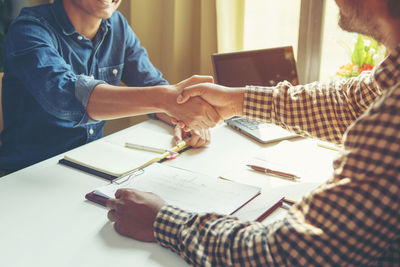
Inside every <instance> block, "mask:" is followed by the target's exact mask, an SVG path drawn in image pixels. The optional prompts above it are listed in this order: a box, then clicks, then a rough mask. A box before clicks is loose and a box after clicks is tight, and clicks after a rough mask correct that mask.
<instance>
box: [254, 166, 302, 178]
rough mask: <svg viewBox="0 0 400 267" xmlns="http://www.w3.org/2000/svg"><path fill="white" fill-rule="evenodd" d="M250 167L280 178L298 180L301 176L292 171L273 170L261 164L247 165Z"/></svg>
mask: <svg viewBox="0 0 400 267" xmlns="http://www.w3.org/2000/svg"><path fill="white" fill-rule="evenodd" d="M247 166H248V167H250V168H252V169H253V170H255V171H258V172H263V173H265V174H268V175H271V176H274V177H278V178H282V179H286V180H291V181H297V180H298V179H300V177H298V176H296V175H294V174H291V173H287V172H281V171H276V170H272V169H268V168H264V167H260V166H256V165H247Z"/></svg>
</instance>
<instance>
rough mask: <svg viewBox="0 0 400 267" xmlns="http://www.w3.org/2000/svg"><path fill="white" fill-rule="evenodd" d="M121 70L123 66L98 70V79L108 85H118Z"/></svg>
mask: <svg viewBox="0 0 400 267" xmlns="http://www.w3.org/2000/svg"><path fill="white" fill-rule="evenodd" d="M123 69H124V64H119V65H115V66H110V67H102V68H99V78H98V79H99V80H103V81H105V82H106V83H108V84H113V85H119V83H120V81H121V77H122V72H123Z"/></svg>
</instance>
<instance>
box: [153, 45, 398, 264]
mask: <svg viewBox="0 0 400 267" xmlns="http://www.w3.org/2000/svg"><path fill="white" fill-rule="evenodd" d="M399 50H400V49H399ZM399 52H400V51H399ZM375 77H376V81H377V82H378V86H379V87H380V88H387V89H385V90H384V91H382V93H383V94H382V96H381V97H378V99H375V102H374V103H372V104H370V103H371V102H373V99H374V98H376V97H375V96H374V95H377V94H379V93H378V91H377V90H376V89H372V87H370V85H368V86H366V88H367V89H365V88H364V86H362V87H361V86H359V87H357V86H356V88H357V90H360V91H359V92H357V93H349V92H347V93H344V92H339V91H340V90H346V91H349V90H350V91H351V90H354V89H350V87H346V85H345V84H346V83H342V84H339V85H337V84H334V88H331V87H326V86H324V85H323V86H320V85H318V84H314V85H310V86H306V87H292V86H290V85H287V84H285V83H284V84H281V85H279V86H278V87H277V88H272V89H267V90H262V89H260V88H258V89H252V88H251V89H250V91H249V92H248V94H247V95H246V100H245V102H246V106H247V108H246V109H247V110H248V112H247V113H246V114H247V115H249V117H253V118H258V119H263V120H267V121H268V120H271V121H274V122H277V123H285V125H287V127H288V128H289V127H291V129H297V130H299V131H301V132H308V133H310V134H312V135H318V136H320V137H328V138H327V139H330V140H332V139H334V140H336V141H338V140H339V139H338V137H339V136H342V135H343V132H344V128H345V127H348V130H347V132H346V134H345V135H344V149H343V152H342V154H341V155H340V157H338V158H337V159H336V160H335V162H334V167H335V171H334V174H333V176H332V178H331V179H330V180H329V181H328V182H327V183H325V184H323V185H321V186H320V187H319V188H317V189H316V190H314V191H313V192H311V193H310V194H308V195H307V196H305V197H304V198H303V200H302V201H301V202H299V203H297V204H296V205H295V206H293V207H292V208H291V209H290V210H289V213H288V215H287V216H286V217H285V218H284V219H283V220H282V221H277V222H275V223H273V224H271V225H268V226H264V225H262V224H260V223H257V222H248V221H240V220H238V219H236V218H234V217H229V216H223V215H218V214H211V213H210V214H197V213H190V212H186V211H183V210H181V209H179V208H176V207H173V206H165V207H163V208H162V209H161V210H160V212H159V213H158V215H157V218H156V221H155V223H154V235H155V237H156V239H157V241H158V242H159V243H160V244H161V245H162V246H165V247H167V248H169V249H171V250H173V251H175V252H176V253H178V254H180V255H181V256H182V257H183V258H184V259H185V260H186V261H187V262H188V263H190V264H191V265H194V266H400V213H399V210H400V175H399V170H400V133H399V129H400V86H398V85H396V84H400V83H399V82H400V56H399V53H396V55H395V56H393V57H391V58H389V59H388V60H387V61H386V62H384V64H383V65H382V66H381V68H379V69H378V70H377V71H376V73H375ZM363 79H365V77H364V78H363V77H361V78H360V79H359V80H357V79H353V80H352V81H350V83H354V82H355V81H357V82H356V84H360V82H361V83H363V82H362V80H363ZM368 84H371V83H368ZM337 86H339V87H337ZM353 86H354V85H353ZM284 87H286V88H287V90H289V91H290V92H285V90H284V89H283V88H284ZM339 88H342V89H339ZM352 88H354V87H352ZM363 88H364V89H363ZM268 90H270V91H269V92H265V91H268ZM313 91H315V92H313ZM364 97H365V98H366V99H364V100H361V98H364ZM370 98H371V99H370ZM320 102H322V103H323V104H320ZM317 103H318V104H317ZM368 106H369V108H368ZM366 109H367V110H366ZM365 110H366V111H365ZM346 112H349V113H351V115H345V114H344V113H346ZM363 112H364V113H363ZM322 113H324V115H323V114H322ZM251 114H252V115H251ZM264 114H267V115H266V116H264ZM304 116H306V117H307V118H304ZM308 116H310V117H311V118H308ZM357 116H358V118H357ZM343 120H345V122H343ZM339 121H340V122H339ZM331 123H332V124H334V126H332V125H331ZM351 123H353V124H352V125H351V126H349V124H351ZM296 124H300V125H301V128H296ZM342 128H343V129H342ZM303 129H305V130H303Z"/></svg>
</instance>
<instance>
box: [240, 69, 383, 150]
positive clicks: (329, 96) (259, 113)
mask: <svg viewBox="0 0 400 267" xmlns="http://www.w3.org/2000/svg"><path fill="white" fill-rule="evenodd" d="M379 95H381V91H380V89H379V87H378V86H377V83H376V81H375V79H374V76H373V73H372V72H363V73H362V74H361V75H360V76H358V77H356V78H351V79H348V80H345V81H343V80H342V81H335V82H330V83H317V82H315V83H311V84H308V85H298V86H293V85H291V84H290V83H289V82H287V81H285V82H281V83H279V84H278V85H277V86H276V87H269V88H265V87H256V86H249V87H248V91H247V92H246V93H245V97H244V98H245V101H244V105H243V106H244V110H243V113H244V115H245V116H246V117H248V118H250V119H255V120H263V121H266V122H273V123H275V124H277V125H280V126H281V127H283V128H285V129H288V130H289V131H292V132H295V133H297V134H300V135H302V136H307V137H311V136H312V137H318V138H320V139H323V140H326V141H330V142H334V143H338V144H341V143H342V136H343V134H344V132H345V131H346V129H347V128H348V126H349V125H350V124H351V123H353V122H354V121H355V120H356V119H357V118H358V117H359V116H360V115H361V114H363V113H364V112H365V111H366V110H367V108H368V107H369V106H370V105H371V103H372V102H373V101H374V100H375V99H376V97H377V96H379Z"/></svg>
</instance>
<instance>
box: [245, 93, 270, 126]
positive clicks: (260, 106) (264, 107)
mask: <svg viewBox="0 0 400 267" xmlns="http://www.w3.org/2000/svg"><path fill="white" fill-rule="evenodd" d="M246 89H247V90H246V91H245V93H244V102H243V116H244V117H247V118H249V119H253V120H263V121H267V122H269V121H271V107H272V99H273V92H274V90H273V87H258V86H247V87H246Z"/></svg>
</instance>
